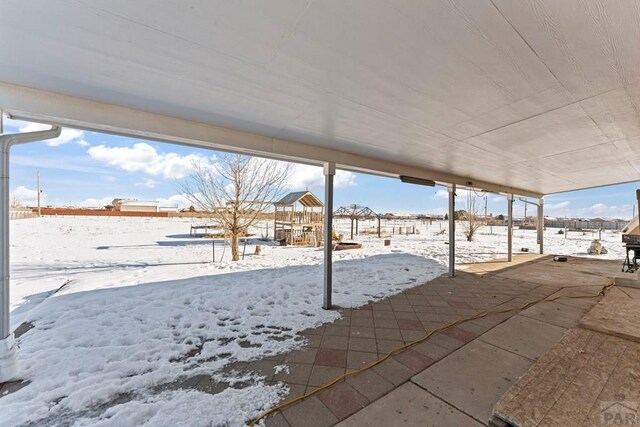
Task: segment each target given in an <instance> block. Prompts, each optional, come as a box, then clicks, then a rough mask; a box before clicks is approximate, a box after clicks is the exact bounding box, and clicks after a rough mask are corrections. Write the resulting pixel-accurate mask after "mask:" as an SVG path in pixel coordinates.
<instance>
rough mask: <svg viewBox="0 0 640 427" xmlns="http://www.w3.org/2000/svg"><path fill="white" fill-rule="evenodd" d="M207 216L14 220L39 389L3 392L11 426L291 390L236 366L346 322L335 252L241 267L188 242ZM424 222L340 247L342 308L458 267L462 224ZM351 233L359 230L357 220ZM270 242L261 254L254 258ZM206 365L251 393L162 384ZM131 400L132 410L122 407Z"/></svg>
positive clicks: (178, 408) (18, 305)
mask: <svg viewBox="0 0 640 427" xmlns="http://www.w3.org/2000/svg"><path fill="white" fill-rule="evenodd" d="M198 223H203V221H198V220H193V219H160V218H153V219H152V218H117V217H109V218H97V217H79V218H74V217H45V218H38V219H29V220H20V221H13V222H12V223H11V227H12V229H11V231H12V236H11V239H12V283H11V304H12V318H11V320H12V326H13V327H14V328H15V327H17V326H18V325H19V324H21V323H22V322H25V321H29V322H33V324H34V325H35V328H34V329H33V330H31V331H29V332H28V333H27V334H25V335H24V336H23V337H21V338H20V339H19V343H20V347H21V354H20V361H21V366H22V369H23V377H24V378H26V379H29V380H30V381H31V384H29V386H27V387H25V388H23V389H21V390H19V391H17V392H15V393H13V394H10V395H7V396H4V397H2V398H0V425H19V424H21V423H27V422H30V421H31V422H37V423H38V424H46V423H50V424H66V423H68V424H76V425H88V424H91V425H140V424H145V423H146V424H149V425H189V426H194V425H201V424H202V423H205V424H211V423H212V424H214V425H217V424H229V425H242V424H243V422H244V421H245V420H247V419H249V418H251V417H253V416H256V415H258V414H259V413H260V412H261V411H262V410H264V409H266V408H268V407H270V406H272V405H273V404H275V403H276V402H278V400H280V399H281V398H282V396H283V395H284V393H285V390H284V389H283V387H282V386H280V385H267V384H265V383H264V382H263V381H262V380H261V378H259V377H251V378H245V377H240V376H239V374H234V373H233V372H231V373H230V372H227V371H223V369H224V368H225V367H226V366H228V365H229V364H231V363H232V362H236V361H250V360H255V359H260V358H262V357H265V356H268V355H272V354H279V353H284V352H288V351H290V350H292V349H295V348H299V347H300V346H303V345H304V342H303V341H302V340H301V339H300V337H299V336H298V335H297V332H299V331H301V330H304V329H307V328H310V327H314V326H317V325H318V324H321V323H324V322H330V321H333V320H335V319H336V318H338V317H339V313H337V312H335V311H325V310H322V309H321V308H320V306H321V301H322V258H323V254H322V249H321V248H297V247H279V246H272V245H270V244H268V243H265V242H260V241H258V240H256V239H250V240H249V242H248V244H247V248H246V254H247V255H246V257H245V259H244V260H243V261H240V262H237V263H232V262H231V261H230V251H229V250H228V248H227V249H226V250H224V257H223V259H222V260H221V257H222V256H223V244H222V240H217V241H216V248H215V251H216V252H215V254H216V262H215V263H212V262H211V259H212V241H211V240H209V239H200V238H190V237H189V236H188V233H189V226H190V225H191V224H198ZM369 225H372V224H369ZM406 225H408V226H411V227H412V226H413V225H414V223H413V222H409V223H407V224H406ZM415 225H416V226H417V228H418V231H419V234H414V235H401V236H399V235H395V236H392V237H391V240H392V245H391V246H389V247H385V246H383V244H382V242H381V241H380V240H379V239H378V238H377V237H374V236H359V237H358V239H357V240H358V241H359V242H361V243H363V244H364V248H363V249H362V250H352V251H342V252H336V253H335V255H334V260H335V264H334V271H335V273H334V275H335V277H334V303H335V304H337V305H339V306H343V307H356V306H360V305H362V304H365V303H366V302H367V301H369V300H375V299H379V298H383V297H385V296H388V295H391V294H394V293H397V292H400V291H401V290H403V289H406V288H409V287H412V286H415V285H417V284H420V283H423V282H426V281H428V280H430V279H432V278H434V277H436V276H438V275H440V274H443V273H445V272H446V261H447V254H448V246H447V245H446V244H445V242H446V241H447V240H448V238H447V234H446V233H442V234H440V231H441V230H442V229H444V228H446V224H440V223H433V224H431V225H429V226H428V225H427V224H423V223H421V222H419V221H416V222H415ZM366 226H367V224H366V223H365V224H361V226H360V229H361V230H363V229H365V228H366ZM337 229H338V231H339V232H340V233H343V234H345V235H348V229H349V223H348V221H340V223H339V224H338V225H337ZM260 230H264V228H263V227H260ZM389 231H391V230H389ZM555 233H557V230H551V229H550V230H548V231H547V233H546V234H545V248H546V252H547V253H562V254H567V255H581V256H582V255H585V254H586V250H587V248H588V247H589V244H590V241H591V240H592V239H593V238H596V237H597V234H596V235H595V236H593V235H591V233H588V234H587V235H585V236H583V235H581V234H578V233H570V234H569V236H568V237H567V238H566V239H565V236H561V235H558V234H555ZM457 240H458V241H457V242H456V246H457V254H458V262H460V263H470V262H475V261H483V260H489V259H492V258H495V257H504V255H506V230H505V228H504V227H493V228H492V229H489V228H483V229H481V230H480V231H479V234H478V236H477V239H476V241H474V242H466V241H464V237H463V236H462V227H458V236H457ZM603 241H604V245H605V246H606V247H607V248H608V249H609V254H607V255H606V256H603V258H616V259H617V258H622V256H623V254H622V247H621V244H620V234H619V233H611V232H606V233H603ZM256 244H260V245H262V246H263V250H262V255H261V256H254V255H253V253H254V249H255V245H256ZM522 247H528V248H529V249H530V250H531V251H536V250H537V246H536V242H535V231H525V230H516V231H515V235H514V251H515V252H516V253H517V252H518V251H519V250H520V248H522ZM56 290H58V291H57V292H55V291H56ZM53 292H55V294H54V293H53ZM199 374H206V375H211V376H212V377H213V378H214V379H217V380H219V381H221V382H225V383H233V382H242V383H244V384H249V386H248V387H245V388H242V389H235V388H227V389H226V390H225V391H223V392H221V393H219V394H216V395H209V394H205V393H201V392H198V391H194V390H191V391H184V390H174V391H161V388H159V387H158V386H159V385H162V384H167V383H171V382H174V381H176V380H182V379H186V378H189V377H192V376H195V375H199ZM115 399H121V401H122V402H123V403H120V404H117V405H115V406H114V405H113V404H112V403H110V402H112V401H113V400H115Z"/></svg>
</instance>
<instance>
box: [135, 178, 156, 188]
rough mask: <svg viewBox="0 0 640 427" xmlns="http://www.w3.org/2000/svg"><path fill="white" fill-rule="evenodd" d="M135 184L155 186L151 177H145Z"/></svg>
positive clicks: (148, 186)
mask: <svg viewBox="0 0 640 427" xmlns="http://www.w3.org/2000/svg"><path fill="white" fill-rule="evenodd" d="M135 185H136V186H138V187H147V188H154V187H155V186H156V182H155V181H154V180H152V179H151V178H147V179H145V180H143V181H141V182H136V184H135Z"/></svg>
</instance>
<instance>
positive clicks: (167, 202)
mask: <svg viewBox="0 0 640 427" xmlns="http://www.w3.org/2000/svg"><path fill="white" fill-rule="evenodd" d="M157 200H158V201H159V202H160V206H163V207H164V206H166V207H168V206H176V205H177V206H178V209H184V208H188V207H189V206H191V205H192V204H193V203H192V202H190V201H189V199H187V198H186V197H185V196H183V195H182V194H174V195H173V196H170V197H168V198H166V199H165V198H159V199H157Z"/></svg>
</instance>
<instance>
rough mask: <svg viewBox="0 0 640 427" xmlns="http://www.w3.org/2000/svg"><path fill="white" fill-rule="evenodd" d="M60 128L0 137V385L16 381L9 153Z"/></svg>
mask: <svg viewBox="0 0 640 427" xmlns="http://www.w3.org/2000/svg"><path fill="white" fill-rule="evenodd" d="M61 131H62V129H61V128H60V126H51V129H48V130H41V131H36V132H24V133H16V134H8V135H0V149H1V150H2V153H1V159H0V215H1V216H2V218H1V220H0V223H1V225H0V258H1V260H0V280H1V281H2V283H0V383H3V382H6V381H11V380H15V379H17V378H18V375H19V370H18V357H17V356H18V347H17V345H16V344H15V340H14V337H13V334H12V333H11V332H10V330H9V329H10V326H9V325H10V319H9V280H10V278H9V151H10V150H11V147H12V146H14V145H17V144H24V143H27V142H35V141H43V140H46V139H52V138H57V137H58V136H60V132H61Z"/></svg>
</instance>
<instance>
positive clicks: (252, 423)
mask: <svg viewBox="0 0 640 427" xmlns="http://www.w3.org/2000/svg"><path fill="white" fill-rule="evenodd" d="M614 285H615V282H612V283H610V284H608V285H606V286H604V287H602V289H600V291H599V292H598V293H597V294H595V295H575V296H565V295H558V296H556V297H553V298H548V297H546V298H541V299H538V300H536V301H531V302H528V303H526V304H524V305H522V306H520V307H515V308H509V309H505V310H497V311H483V312H480V313H478V314H476V315H474V316H470V317H465V318H463V319H459V320H456V321H455V322H451V323H448V324H446V325H443V326H439V327H437V328H435V329H433V330H431V331H429V333H428V334H427V335H425V336H424V337H422V338H419V339H417V340H416V341H412V342H410V343H407V344H404V345H402V346H400V347H397V348H394V349H393V350H391V351H389V352H388V353H387V354H386V355H385V356H384V357H382V358H381V359H379V360H376V361H375V362H373V363H371V364H369V365H367V366H365V367H364V368H360V369H357V370H355V371H351V372H347V373H345V374H343V375H340V376H339V377H338V378H336V379H335V380H333V381H331V382H330V383H327V384H325V385H323V386H322V387H318V388H316V389H314V390H312V391H310V392H309V393H306V394H303V395H302V396H298V397H296V398H294V399H291V400H287V401H285V402H283V403H280V404H279V405H276V406H274V407H273V408H271V409H269V410H268V411H266V412H263V413H262V414H261V415H260V416H258V417H256V418H254V419H253V420H251V421H250V422H249V426H255V425H256V424H258V423H259V422H260V420H262V419H264V418H266V417H268V416H269V415H271V414H273V413H274V412H276V411H279V410H281V409H282V408H285V407H287V406H289V405H292V404H294V403H296V402H300V401H301V400H304V399H306V398H307V397H310V396H313V395H314V394H316V393H318V392H320V391H322V390H324V389H327V388H329V387H331V386H332V385H334V384H336V383H338V382H340V381H342V380H344V379H346V378H348V377H350V376H352V375H356V374H359V373H360V372H364V371H366V370H369V369H371V368H373V367H375V366H378V365H379V364H381V363H382V362H384V361H385V360H387V359H388V358H390V357H391V356H393V355H394V354H397V353H400V352H401V351H403V350H406V349H408V348H411V347H413V346H415V345H417V344H420V343H421V342H424V341H426V340H428V339H429V338H431V336H432V335H433V334H435V333H437V332H441V331H444V330H445V329H448V328H451V327H454V326H457V325H459V324H461V323H464V322H467V321H469V320H476V319H481V318H483V317H486V316H488V315H490V314H503V313H509V312H511V311H515V310H518V311H522V310H526V309H527V308H529V307H531V306H533V305H535V304H538V303H540V302H543V301H549V302H550V301H555V300H558V299H560V298H567V299H574V298H595V297H599V296H603V295H604V294H605V292H607V291H608V290H609V289H610V288H611V287H612V286H614ZM572 287H578V286H569V287H565V288H563V289H569V288H572Z"/></svg>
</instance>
